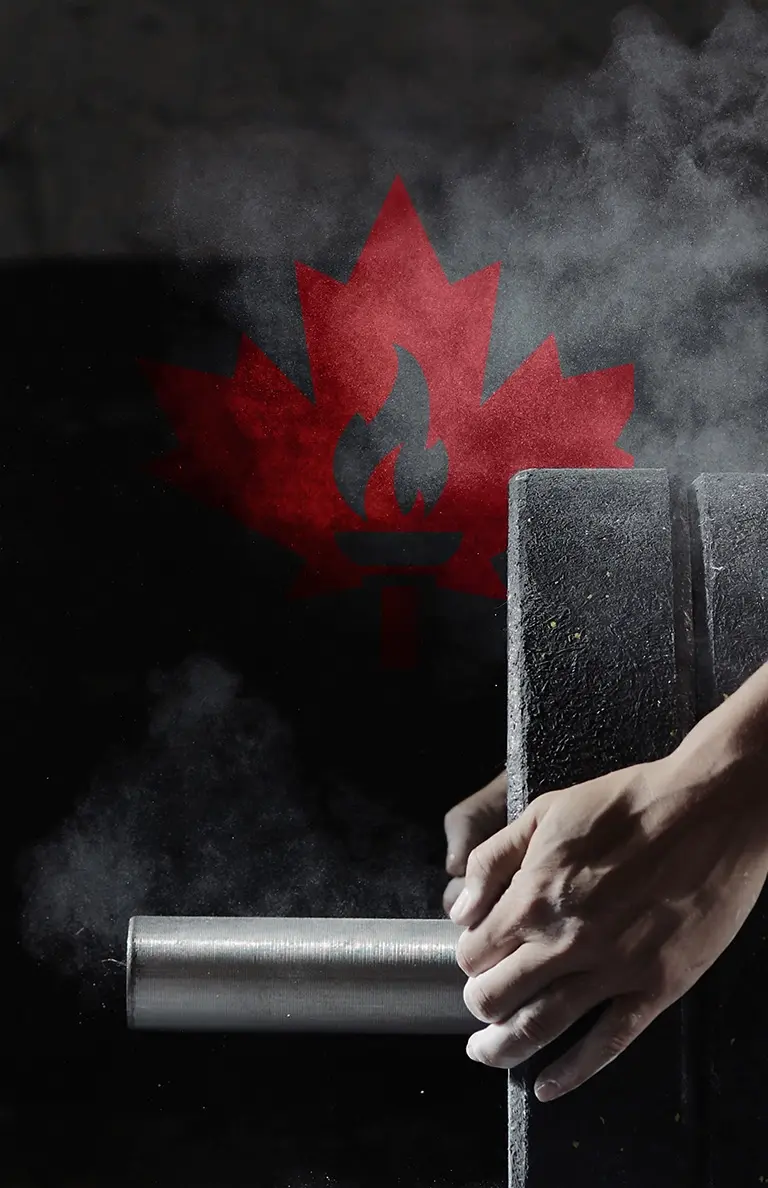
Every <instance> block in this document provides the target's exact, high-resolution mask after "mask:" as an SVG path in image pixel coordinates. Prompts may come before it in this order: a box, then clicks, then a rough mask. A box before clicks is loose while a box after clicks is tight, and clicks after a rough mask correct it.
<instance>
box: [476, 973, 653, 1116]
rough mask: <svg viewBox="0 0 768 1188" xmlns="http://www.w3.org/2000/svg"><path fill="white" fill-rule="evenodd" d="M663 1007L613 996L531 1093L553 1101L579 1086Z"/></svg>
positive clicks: (623, 1048) (635, 996)
mask: <svg viewBox="0 0 768 1188" xmlns="http://www.w3.org/2000/svg"><path fill="white" fill-rule="evenodd" d="M663 1009H664V1008H663V1004H661V1003H658V1002H656V1003H654V1002H653V1001H651V1000H648V999H645V998H643V997H642V996H641V995H639V994H624V995H621V996H620V997H618V998H614V999H613V1001H612V1002H611V1003H610V1005H609V1006H608V1007H606V1010H605V1012H604V1013H603V1014H602V1015H601V1016H600V1018H599V1019H598V1021H597V1023H596V1024H595V1026H594V1027H593V1028H592V1030H591V1031H589V1032H588V1033H587V1035H586V1036H585V1037H584V1039H582V1040H580V1041H579V1042H578V1043H577V1044H575V1045H574V1047H573V1048H571V1049H570V1051H568V1052H566V1054H565V1055H564V1056H563V1057H561V1058H560V1059H559V1060H556V1061H555V1062H554V1063H553V1064H551V1065H549V1067H548V1068H545V1069H544V1071H543V1072H542V1073H541V1074H540V1076H539V1077H538V1078H537V1080H536V1084H535V1086H534V1092H535V1093H536V1096H537V1097H538V1099H539V1101H554V1100H555V1098H557V1097H562V1096H563V1095H564V1094H565V1093H570V1092H571V1090H573V1089H578V1088H579V1086H580V1085H583V1084H584V1082H585V1081H588V1080H589V1079H590V1077H593V1076H594V1075H595V1073H598V1072H600V1070H601V1069H603V1068H605V1066H606V1065H607V1064H610V1063H611V1061H613V1060H615V1059H616V1057H617V1056H620V1055H621V1054H622V1052H625V1051H626V1050H627V1048H628V1047H629V1045H630V1044H631V1043H632V1042H633V1040H636V1039H637V1037H638V1036H639V1035H641V1034H642V1032H643V1031H645V1029H646V1027H648V1026H649V1024H651V1023H652V1022H653V1020H654V1019H655V1018H656V1017H657V1016H658V1015H660V1014H661V1012H662V1010H663ZM583 1013H585V1012H583ZM488 1042H490V1041H488Z"/></svg>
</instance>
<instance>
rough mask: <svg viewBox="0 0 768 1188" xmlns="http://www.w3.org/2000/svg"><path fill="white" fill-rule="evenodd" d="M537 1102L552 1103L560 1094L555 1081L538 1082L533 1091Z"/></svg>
mask: <svg viewBox="0 0 768 1188" xmlns="http://www.w3.org/2000/svg"><path fill="white" fill-rule="evenodd" d="M533 1091H534V1093H535V1094H536V1097H537V1098H538V1100H539V1101H552V1099H553V1098H554V1097H557V1095H558V1094H559V1092H560V1086H559V1085H558V1083H557V1081H539V1082H538V1083H537V1084H536V1085H534V1089H533Z"/></svg>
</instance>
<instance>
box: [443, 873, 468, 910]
mask: <svg viewBox="0 0 768 1188" xmlns="http://www.w3.org/2000/svg"><path fill="white" fill-rule="evenodd" d="M463 889H464V880H463V879H451V881H450V883H449V884H448V886H447V887H446V888H445V891H444V892H443V911H444V912H445V914H446V916H450V914H451V908H452V907H453V905H454V904H455V902H456V900H457V899H458V898H459V896H460V895H461V892H462V890H463Z"/></svg>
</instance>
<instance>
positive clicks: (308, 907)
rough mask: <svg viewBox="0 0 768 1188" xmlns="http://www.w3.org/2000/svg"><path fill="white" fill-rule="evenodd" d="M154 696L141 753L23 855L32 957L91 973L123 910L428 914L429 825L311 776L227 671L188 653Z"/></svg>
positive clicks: (285, 731)
mask: <svg viewBox="0 0 768 1188" xmlns="http://www.w3.org/2000/svg"><path fill="white" fill-rule="evenodd" d="M152 693H153V696H154V699H155V704H154V710H153V713H152V718H151V724H150V730H149V738H148V740H147V743H146V745H145V747H144V748H143V749H142V751H141V752H140V753H139V754H138V755H135V756H131V757H129V758H126V759H124V760H123V761H122V762H120V763H119V764H118V765H117V766H116V767H113V768H110V769H109V770H107V771H105V772H103V773H101V775H100V776H99V777H97V778H96V779H95V781H94V783H93V786H92V788H91V789H90V790H89V791H88V792H87V794H86V795H84V797H83V799H82V801H81V803H80V804H79V806H78V807H77V809H76V811H75V813H74V815H73V816H72V817H71V818H70V819H68V820H67V821H65V822H64V823H63V825H62V826H61V827H60V829H59V830H58V832H56V833H55V834H54V835H52V836H51V837H49V838H47V839H45V840H44V841H43V842H42V843H40V844H39V845H38V846H37V847H36V848H35V849H34V850H33V851H32V852H30V853H29V854H27V855H26V856H25V857H24V859H23V863H22V868H23V872H24V890H25V896H24V899H25V904H24V939H25V944H26V947H27V948H28V950H29V951H30V952H31V953H32V954H33V955H35V956H36V957H38V958H41V959H44V960H51V961H53V962H55V963H56V965H57V966H58V967H59V968H62V969H63V968H70V969H78V970H79V971H80V972H87V973H89V974H93V973H94V972H95V971H98V970H99V968H100V966H103V965H104V963H105V962H108V963H114V962H115V961H119V960H120V959H121V958H122V957H123V950H124V945H125V936H126V928H127V923H128V919H129V917H130V916H131V915H132V914H135V913H149V914H155V913H157V914H180V915H262V916H280V915H287V916H323V915H327V916H337V915H344V916H355V915H357V916H365V915H371V916H392V917H397V916H405V917H419V916H429V915H437V914H439V912H440V894H441V890H442V885H443V882H444V880H443V879H442V877H441V874H440V872H439V870H437V869H435V868H434V867H432V866H430V865H429V863H428V861H427V859H426V858H425V854H426V853H427V851H428V849H429V846H430V844H432V843H433V842H434V838H433V837H431V838H430V837H428V836H427V833H426V831H422V830H420V829H419V828H417V827H415V826H414V825H413V824H410V823H408V822H406V821H404V820H401V819H399V818H398V817H397V816H396V815H395V814H393V813H392V812H391V811H388V810H387V809H386V808H385V807H383V806H379V805H377V804H376V803H375V802H373V801H371V800H370V799H365V798H364V797H362V796H361V795H360V794H359V793H358V792H357V791H356V790H355V789H353V788H349V787H344V786H335V785H332V786H330V787H321V786H320V785H319V783H318V781H317V780H316V779H315V780H313V775H312V773H311V772H307V771H306V770H304V769H303V768H302V765H301V763H300V761H299V760H298V759H297V757H296V748H295V744H294V740H293V738H292V736H291V731H290V729H289V728H288V727H287V726H286V724H285V723H284V722H283V721H281V719H280V718H279V716H278V715H277V714H276V713H275V711H274V710H273V709H272V708H270V707H269V706H268V705H267V704H265V703H264V702H262V701H260V700H259V699H258V698H254V697H244V696H242V694H241V691H240V687H239V680H238V678H237V677H236V676H235V675H234V674H233V673H231V672H229V671H227V670H226V669H225V668H223V667H222V666H221V665H220V664H219V663H217V662H216V661H214V660H212V659H210V658H206V657H195V658H192V659H190V660H188V661H186V662H185V663H184V664H183V665H182V666H181V667H180V668H179V669H177V670H175V671H173V672H170V673H165V674H161V673H158V674H155V676H154V677H153V680H152ZM439 825H440V823H439V822H437V827H438V828H439Z"/></svg>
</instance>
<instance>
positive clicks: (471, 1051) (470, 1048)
mask: <svg viewBox="0 0 768 1188" xmlns="http://www.w3.org/2000/svg"><path fill="white" fill-rule="evenodd" d="M467 1056H469V1059H470V1060H477V1056H476V1055H475V1037H474V1036H473V1035H471V1036H470V1037H469V1039H468V1040H467Z"/></svg>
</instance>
